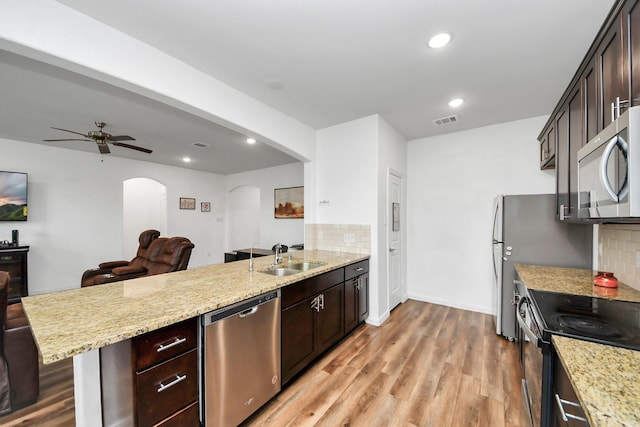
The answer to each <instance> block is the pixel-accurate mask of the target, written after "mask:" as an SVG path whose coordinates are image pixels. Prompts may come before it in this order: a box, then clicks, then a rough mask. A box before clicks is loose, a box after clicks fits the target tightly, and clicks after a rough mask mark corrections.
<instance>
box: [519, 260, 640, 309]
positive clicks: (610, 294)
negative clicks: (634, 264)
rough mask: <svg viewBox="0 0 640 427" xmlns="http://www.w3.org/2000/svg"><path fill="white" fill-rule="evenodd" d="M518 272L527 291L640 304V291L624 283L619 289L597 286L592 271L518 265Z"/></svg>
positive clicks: (620, 284) (619, 285) (620, 283)
mask: <svg viewBox="0 0 640 427" xmlns="http://www.w3.org/2000/svg"><path fill="white" fill-rule="evenodd" d="M516 271H517V272H518V274H519V275H520V278H521V279H522V281H523V282H524V284H525V285H526V287H527V289H535V290H538V291H548V292H560V293H565V294H574V295H586V296H590V297H598V298H607V299H615V300H621V301H632V302H640V291H637V290H636V289H633V288H632V287H630V286H627V285H625V284H624V283H622V282H619V283H618V287H617V288H603V287H601V286H595V285H594V284H593V276H594V275H595V274H596V272H595V271H593V270H590V269H583V268H563V267H548V266H541V265H528V264H516Z"/></svg>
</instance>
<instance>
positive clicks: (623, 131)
mask: <svg viewBox="0 0 640 427" xmlns="http://www.w3.org/2000/svg"><path fill="white" fill-rule="evenodd" d="M635 144H640V106H638V107H632V108H630V109H628V110H627V111H626V112H624V113H623V114H621V115H620V116H619V117H618V118H617V119H616V120H614V121H613V122H612V123H611V124H610V125H609V126H607V127H606V128H605V129H603V130H602V132H600V133H599V134H598V135H597V136H596V137H595V138H593V139H592V140H591V141H589V142H588V143H587V144H586V145H585V146H584V147H582V148H581V149H580V150H579V151H578V217H579V218H583V219H592V220H596V221H597V220H599V221H602V222H604V221H606V220H607V219H620V220H624V219H628V220H630V219H632V218H636V219H637V220H640V197H639V196H640V194H639V193H640V187H639V186H640V146H639V147H638V148H636V147H635Z"/></svg>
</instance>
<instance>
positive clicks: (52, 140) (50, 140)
mask: <svg viewBox="0 0 640 427" xmlns="http://www.w3.org/2000/svg"><path fill="white" fill-rule="evenodd" d="M43 141H46V142H55V141H89V142H92V141H93V140H92V139H43Z"/></svg>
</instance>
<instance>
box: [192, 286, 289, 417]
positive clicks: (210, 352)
mask: <svg viewBox="0 0 640 427" xmlns="http://www.w3.org/2000/svg"><path fill="white" fill-rule="evenodd" d="M201 321H202V323H201V324H202V328H203V332H202V339H203V346H202V349H203V354H202V385H203V387H202V389H201V403H202V408H203V417H204V420H203V421H204V425H205V426H207V427H214V426H215V427H226V426H237V425H238V424H240V423H241V422H242V421H243V420H245V419H246V418H247V417H249V416H250V415H251V414H252V413H253V412H255V411H256V410H257V409H258V408H260V407H261V406H262V405H264V404H265V403H266V402H267V401H268V400H269V399H271V397H273V396H274V395H275V394H276V393H278V392H279V391H280V382H281V381H280V291H275V292H270V293H267V294H264V295H260V296H258V297H255V298H252V299H250V300H247V301H242V302H240V303H237V304H234V305H232V306H229V307H225V308H223V309H220V310H216V311H212V312H209V313H207V314H205V315H203V316H202V319H201Z"/></svg>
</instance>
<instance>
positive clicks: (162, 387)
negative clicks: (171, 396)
mask: <svg viewBox="0 0 640 427" xmlns="http://www.w3.org/2000/svg"><path fill="white" fill-rule="evenodd" d="M186 379H187V375H186V374H185V375H182V376H180V375H176V379H175V380H173V381H171V382H170V383H168V384H162V383H160V387H158V393H162V392H163V391H165V390H166V389H168V388H171V387H173V386H174V385H176V384H178V383H181V382H182V381H184V380H186Z"/></svg>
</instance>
